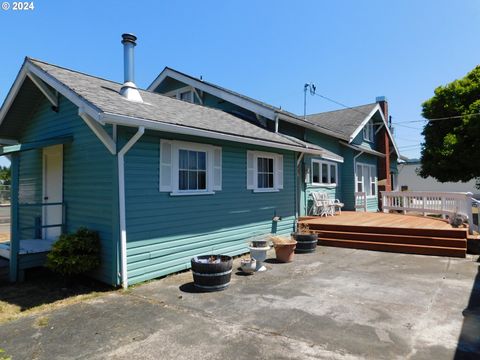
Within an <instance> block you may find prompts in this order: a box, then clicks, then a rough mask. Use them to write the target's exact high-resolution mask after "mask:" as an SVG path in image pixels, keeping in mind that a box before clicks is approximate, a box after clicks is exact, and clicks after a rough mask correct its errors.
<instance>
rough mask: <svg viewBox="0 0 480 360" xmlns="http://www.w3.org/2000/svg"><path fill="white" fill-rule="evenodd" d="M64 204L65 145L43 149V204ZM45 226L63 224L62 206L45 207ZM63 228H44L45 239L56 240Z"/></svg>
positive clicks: (43, 235) (43, 236)
mask: <svg viewBox="0 0 480 360" xmlns="http://www.w3.org/2000/svg"><path fill="white" fill-rule="evenodd" d="M61 202H63V145H55V146H50V147H47V148H44V149H43V203H44V204H49V203H50V204H51V203H61ZM42 214H43V216H42V218H43V225H57V224H61V223H62V205H47V206H43V213H42ZM61 232H62V229H61V227H50V228H43V231H42V238H43V239H49V240H50V239H56V238H58V237H59V236H60V234H61Z"/></svg>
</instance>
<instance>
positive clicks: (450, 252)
mask: <svg viewBox="0 0 480 360" xmlns="http://www.w3.org/2000/svg"><path fill="white" fill-rule="evenodd" d="M318 243H319V245H324V246H335V247H343V248H353V249H362V250H374V251H387V252H395V253H406V254H419V255H434V256H450V257H460V258H464V257H465V256H466V252H467V251H466V247H465V248H455V247H442V246H426V245H412V244H399V243H385V242H372V241H357V240H340V239H331V238H322V239H319V241H318Z"/></svg>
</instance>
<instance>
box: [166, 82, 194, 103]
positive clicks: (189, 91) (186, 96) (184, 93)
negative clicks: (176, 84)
mask: <svg viewBox="0 0 480 360" xmlns="http://www.w3.org/2000/svg"><path fill="white" fill-rule="evenodd" d="M165 96H168V97H171V98H173V99H178V100H182V101H186V102H189V103H194V102H195V96H194V92H193V88H192V87H190V86H186V87H183V88H180V89H177V90H173V91H170V92H167V93H166V94H165Z"/></svg>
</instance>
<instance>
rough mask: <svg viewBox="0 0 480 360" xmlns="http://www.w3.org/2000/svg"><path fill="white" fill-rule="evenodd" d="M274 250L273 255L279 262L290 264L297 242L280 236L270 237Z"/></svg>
mask: <svg viewBox="0 0 480 360" xmlns="http://www.w3.org/2000/svg"><path fill="white" fill-rule="evenodd" d="M270 239H271V240H272V242H273V247H274V248H275V255H276V257H277V260H278V261H279V262H291V261H293V254H294V251H295V247H296V246H297V242H296V241H295V239H293V238H290V239H289V238H285V237H281V236H272V237H271V238H270Z"/></svg>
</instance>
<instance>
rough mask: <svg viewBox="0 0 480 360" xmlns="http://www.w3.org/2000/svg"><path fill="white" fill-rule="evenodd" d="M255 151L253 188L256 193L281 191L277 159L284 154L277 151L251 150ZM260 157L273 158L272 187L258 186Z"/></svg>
mask: <svg viewBox="0 0 480 360" xmlns="http://www.w3.org/2000/svg"><path fill="white" fill-rule="evenodd" d="M251 152H252V153H253V184H254V185H253V189H252V191H253V192H254V193H269V192H279V191H280V189H279V187H278V183H277V170H278V169H277V161H278V159H279V157H281V158H282V161H283V156H282V155H280V154H276V153H271V152H264V151H251ZM258 158H267V159H272V160H273V187H272V188H259V187H258Z"/></svg>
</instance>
